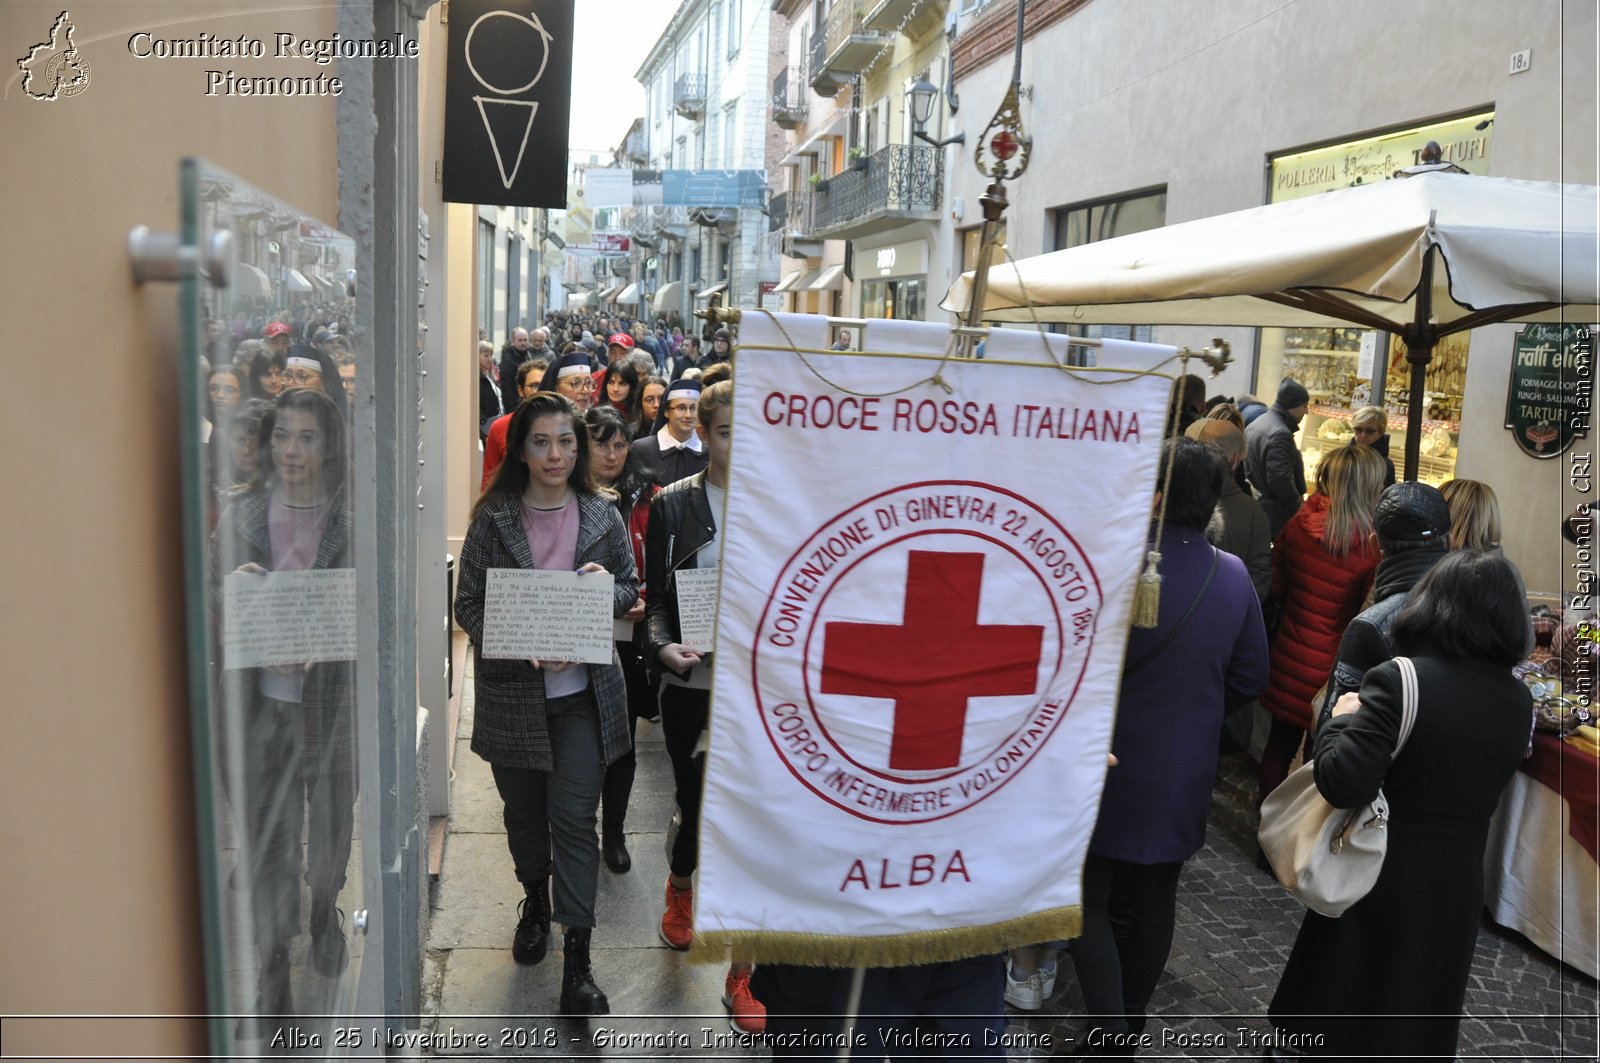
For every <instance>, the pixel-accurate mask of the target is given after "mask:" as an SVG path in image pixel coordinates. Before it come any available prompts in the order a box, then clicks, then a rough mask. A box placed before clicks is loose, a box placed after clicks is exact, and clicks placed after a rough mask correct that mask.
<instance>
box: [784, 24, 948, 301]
mask: <svg viewBox="0 0 1600 1063" xmlns="http://www.w3.org/2000/svg"><path fill="white" fill-rule="evenodd" d="M773 8H774V10H776V11H778V12H780V13H781V14H783V15H784V16H785V18H786V19H787V20H788V23H789V26H788V36H789V54H790V55H791V56H794V57H795V60H794V61H793V62H791V63H790V65H789V66H788V67H787V68H786V69H784V70H783V71H780V72H779V75H778V77H776V78H775V79H774V81H773V84H772V114H773V121H774V123H775V124H778V125H780V126H781V127H783V128H784V129H786V130H787V132H788V137H789V140H788V145H787V151H786V152H785V154H784V156H783V158H782V160H781V162H782V174H781V176H780V177H779V178H778V181H777V183H776V184H775V185H774V188H775V192H776V194H775V195H774V197H773V200H772V209H771V211H770V213H771V215H772V232H773V236H772V237H771V239H772V241H773V242H774V243H775V244H777V245H779V246H781V248H782V250H783V253H784V256H785V258H784V265H783V274H784V276H783V280H782V281H781V282H780V283H779V291H780V292H782V293H783V294H784V295H785V297H786V306H787V308H789V309H792V310H799V311H810V312H818V313H830V314H838V315H844V316H849V317H864V318H902V319H912V320H922V319H924V318H926V317H928V316H929V314H930V311H932V310H933V308H934V307H936V306H937V302H938V297H939V296H940V295H942V293H943V292H944V290H945V288H947V287H948V286H949V283H950V280H951V274H950V253H949V247H948V244H949V241H950V240H951V238H952V236H951V233H952V229H951V225H950V214H951V210H952V208H953V206H954V205H953V204H952V203H951V202H950V200H949V199H948V196H947V194H946V192H947V190H946V166H947V163H948V162H949V161H950V160H951V159H953V158H954V155H953V153H951V152H950V151H949V150H948V149H946V148H941V147H937V146H934V145H933V144H930V143H927V142H925V141H924V140H921V139H918V138H916V137H914V136H913V127H914V122H913V120H912V114H911V109H910V103H909V95H908V93H909V89H910V88H911V86H912V84H914V83H916V82H919V81H921V82H929V83H931V84H935V85H939V86H944V85H947V84H948V83H949V73H950V66H949V45H950V41H951V39H952V37H953V35H954V26H955V23H954V20H953V15H952V14H951V12H950V11H949V4H948V2H947V0H876V2H872V3H865V4H863V3H859V2H855V0H777V2H775V3H774V4H773ZM953 104H954V101H953V100H952V98H951V97H949V96H948V95H947V94H941V96H940V98H939V100H938V101H937V105H936V108H935V110H934V112H933V113H932V114H931V115H930V116H929V120H928V122H927V129H926V130H925V131H926V132H928V133H930V135H931V136H932V137H933V138H935V139H936V138H937V137H938V136H939V135H940V130H941V129H942V128H943V127H944V126H945V125H946V123H947V120H948V118H949V116H950V114H951V113H952V106H953Z"/></svg>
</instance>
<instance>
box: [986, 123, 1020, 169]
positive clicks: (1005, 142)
mask: <svg viewBox="0 0 1600 1063" xmlns="http://www.w3.org/2000/svg"><path fill="white" fill-rule="evenodd" d="M1021 146H1022V145H1021V144H1020V143H1019V142H1018V141H1017V138H1016V137H1015V136H1013V135H1012V134H1011V131H1010V130H1009V129H1002V130H1000V132H998V133H996V134H995V135H994V139H993V140H990V141H989V150H990V151H992V152H994V155H995V158H997V159H1000V160H1001V161H1002V162H1003V161H1005V160H1007V159H1009V158H1011V156H1013V155H1015V154H1016V153H1017V149H1018V148H1019V147H1021Z"/></svg>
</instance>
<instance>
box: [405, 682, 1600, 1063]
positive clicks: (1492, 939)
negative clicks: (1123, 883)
mask: <svg viewBox="0 0 1600 1063" xmlns="http://www.w3.org/2000/svg"><path fill="white" fill-rule="evenodd" d="M458 684H459V689H460V691H461V694H460V701H461V707H460V720H459V727H458V729H457V732H456V756H455V768H454V770H455V778H454V780H453V782H452V784H451V814H450V819H449V825H448V839H447V844H446V848H445V855H444V865H443V870H442V872H441V874H440V876H439V879H438V881H437V883H436V884H435V886H434V889H433V891H432V892H433V896H432V904H433V913H432V915H433V917H432V923H431V930H430V933H429V935H428V950H427V966H426V970H425V973H424V994H425V997H426V1002H425V1008H424V1010H425V1013H426V1015H427V1018H426V1020H425V1021H424V1025H423V1034H424V1035H425V1039H426V1040H427V1041H428V1042H429V1044H430V1045H432V1046H434V1047H433V1048H432V1049H431V1051H432V1052H433V1054H436V1055H439V1056H449V1057H456V1058H467V1057H471V1056H480V1055H498V1056H511V1057H515V1056H527V1057H537V1058H541V1059H546V1058H548V1059H597V1058H598V1059H663V1058H674V1059H689V1058H713V1057H714V1058H725V1059H764V1058H767V1055H768V1053H767V1051H766V1050H765V1049H764V1048H762V1047H760V1045H759V1043H758V1042H753V1041H751V1040H749V1039H747V1038H744V1037H743V1036H741V1035H739V1034H735V1033H733V1032H732V1031H731V1030H730V1029H729V1026H728V1019H727V1014H726V1011H725V1010H724V1009H723V1008H722V1007H721V1006H720V1004H719V996H720V994H721V992H722V976H723V973H724V970H723V968H722V967H720V966H717V965H706V966H692V965H690V964H689V963H688V962H687V960H686V958H685V957H684V956H683V955H681V954H678V953H674V952H672V951H671V950H670V949H668V948H667V947H666V946H665V945H664V944H663V943H662V942H661V939H660V937H659V936H658V934H657V926H658V923H659V921H660V916H661V904H662V889H663V883H664V882H665V881H666V875H667V861H666V851H665V841H666V833H665V832H666V829H667V825H668V821H669V819H670V818H671V812H672V771H671V766H670V764H669V763H668V761H667V756H666V752H665V750H664V748H663V747H662V743H661V731H660V728H659V727H656V726H653V725H650V724H648V723H642V724H641V725H640V727H639V731H638V736H637V741H638V752H639V774H638V778H637V781H636V782H635V785H634V791H633V801H632V803H631V805H630V806H629V812H628V832H629V833H628V848H629V851H630V852H631V853H632V855H633V869H632V870H631V871H629V872H628V873H627V874H625V875H615V874H612V873H611V872H609V871H606V870H602V871H601V873H600V894H599V900H598V903H597V911H598V915H599V927H598V928H597V929H596V931H595V937H594V967H595V980H596V982H597V983H598V984H599V985H600V987H601V988H602V989H604V990H605V992H606V994H607V995H608V996H609V997H610V999H611V1010H612V1014H611V1015H610V1016H609V1017H606V1018H604V1019H597V1020H593V1021H591V1022H588V1023H584V1022H582V1021H579V1020H572V1019H562V1018H559V1017H556V1016H553V1015H552V1014H549V1013H551V1012H554V1010H555V1008H554V1004H555V1000H556V997H557V996H558V995H559V993H560V978H561V957H560V954H559V951H558V950H557V949H555V948H552V950H551V953H550V955H548V956H547V957H546V958H545V960H544V962H543V963H540V964H538V965H537V966H534V967H519V966H518V965H517V964H516V963H514V962H513V961H512V959H511V947H510V946H511V931H512V929H513V928H514V927H515V925H516V921H517V903H518V901H519V900H520V893H519V890H518V887H517V883H516V880H515V879H514V878H513V877H512V874H511V865H510V858H509V856H508V855H507V852H506V842H505V829H504V827H503V826H502V825H501V822H500V810H501V804H500V800H499V797H498V796H497V795H496V793H495V789H494V780H493V778H492V777H491V776H490V773H489V767H488V765H487V764H486V763H484V762H483V761H482V760H481V759H479V758H478V757H477V756H475V755H473V753H472V752H471V750H470V749H469V748H468V745H469V742H470V740H471V735H472V682H471V662H470V660H469V661H468V663H467V667H466V674H465V675H464V676H463V677H462V678H461V679H459V680H458ZM1253 777H1254V767H1253V765H1252V764H1251V763H1250V762H1249V761H1248V760H1247V759H1246V758H1245V757H1244V756H1243V755H1242V754H1234V755H1231V756H1229V757H1226V758H1224V760H1223V763H1222V767H1221V769H1220V770H1219V772H1218V778H1217V789H1216V794H1215V797H1214V799H1213V803H1212V810H1211V820H1210V826H1209V830H1208V836H1207V842H1206V846H1205V848H1204V849H1202V850H1201V852H1200V854H1199V855H1198V856H1196V857H1195V858H1194V859H1193V860H1192V861H1190V863H1189V865H1188V867H1187V868H1186V869H1185V871H1184V876H1183V881H1182V885H1181V886H1180V888H1179V893H1178V922H1177V934H1176V937H1175V939H1174V941H1173V947H1172V957H1171V959H1170V960H1169V961H1168V963H1167V973H1166V975H1165V977H1164V978H1163V980H1162V982H1161V985H1160V988H1158V989H1157V991H1156V998H1155V1001H1154V1003H1153V1005H1152V1017H1151V1022H1150V1026H1149V1030H1148V1033H1149V1034H1150V1037H1151V1045H1152V1047H1151V1048H1149V1049H1147V1050H1145V1051H1144V1052H1142V1053H1141V1058H1150V1059H1161V1058H1167V1059H1259V1058H1261V1057H1262V1056H1263V1055H1264V1047H1263V1046H1264V1045H1265V1042H1266V1040H1267V1038H1269V1037H1270V1034H1271V1027H1270V1026H1269V1025H1268V1024H1267V1021H1266V1018H1265V1012H1266V1007H1267V1003H1268V1001H1269V1000H1270V999H1271V997H1272V992H1273V989H1274V988H1275V986H1276V985H1277V979H1278V975H1279V973H1280V972H1281V971H1282V970H1283V965H1284V962H1285V961H1286V959H1287V958H1288V954H1289V949H1290V947H1291V946H1292V945H1293V943H1294V935H1295V931H1296V929H1297V927H1298V925H1299V917H1300V912H1301V909H1300V906H1299V905H1298V904H1297V903H1296V902H1295V901H1294V899H1293V898H1291V897H1290V896H1289V895H1288V893H1286V892H1285V891H1284V890H1283V889H1282V888H1281V887H1279V886H1278V885H1277V883H1276V882H1274V881H1273V880H1272V879H1271V878H1270V877H1269V876H1267V875H1266V874H1264V873H1262V872H1261V871H1258V870H1257V869H1256V867H1255V862H1254V861H1255V836H1254V826H1253V824H1254V810H1253V808H1252V802H1251V796H1250V795H1251V793H1252V792H1253V787H1254V784H1253V782H1252V780H1253ZM1597 992H1600V990H1597V986H1596V984H1595V982H1594V981H1593V980H1591V979H1589V978H1588V977H1587V976H1585V975H1582V974H1579V973H1577V972H1575V971H1572V970H1571V969H1569V968H1563V967H1562V966H1561V965H1560V964H1557V963H1556V962H1555V961H1553V960H1551V959H1550V958H1549V957H1548V956H1546V955H1544V953H1542V952H1540V951H1538V950H1537V949H1535V948H1533V947H1532V946H1531V945H1530V944H1529V943H1528V942H1527V941H1526V940H1525V939H1523V938H1522V937H1521V936H1520V935H1517V934H1515V933H1512V932H1510V931H1505V930H1501V929H1500V928H1498V927H1495V926H1493V925H1492V924H1489V923H1485V925H1484V928H1483V930H1482V931H1481V932H1480V934H1479V936H1478V951H1477V958H1476V960H1475V962H1474V964H1473V973H1472V982H1471V988H1470V989H1469V992H1468V997H1467V1007H1466V1016H1467V1017H1466V1019H1465V1021H1464V1022H1463V1023H1462V1027H1461V1058H1462V1059H1463V1060H1536V1059H1562V1058H1565V1059H1584V1058H1594V1057H1595V1055H1596V1052H1597V1039H1596V1032H1597V1031H1596V1018H1595V1015H1596V999H1597ZM1081 1014H1082V998H1081V996H1080V994H1079V992H1078V988H1077V984H1076V982H1075V980H1074V978H1073V976H1072V968H1071V964H1070V962H1068V960H1067V958H1066V957H1065V956H1063V962H1062V966H1061V975H1060V977H1059V979H1058V981H1057V984H1056V991H1055V994H1054V996H1053V997H1052V998H1051V1000H1049V1001H1048V1002H1047V1003H1046V1005H1045V1007H1044V1009H1042V1010H1041V1011H1040V1012H1039V1013H1037V1014H1035V1015H1030V1016H1026V1017H1024V1016H1023V1015H1022V1014H1021V1013H1018V1012H1015V1011H1012V1012H1011V1018H1012V1025H1011V1028H1010V1030H1009V1031H1008V1038H1010V1040H1011V1042H1012V1043H1011V1047H1010V1057H1011V1058H1013V1059H1045V1058H1048V1057H1049V1056H1050V1053H1051V1051H1053V1049H1054V1047H1055V1046H1056V1045H1059V1044H1062V1043H1063V1042H1065V1041H1069V1040H1070V1039H1071V1038H1073V1036H1074V1035H1075V1034H1076V1033H1077V1032H1078V1030H1079V1029H1080V1026H1081V1024H1080V1023H1079V1021H1078V1018H1077V1017H1078V1016H1080V1015H1081ZM818 1058H822V1057H818ZM827 1058H832V1057H831V1055H829V1056H828V1057H827Z"/></svg>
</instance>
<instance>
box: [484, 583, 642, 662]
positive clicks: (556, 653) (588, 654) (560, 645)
mask: <svg viewBox="0 0 1600 1063" xmlns="http://www.w3.org/2000/svg"><path fill="white" fill-rule="evenodd" d="M615 583H616V581H615V580H614V579H612V577H611V574H610V573H609V572H591V573H588V574H587V575H582V576H580V575H578V573H576V572H559V571H556V570H554V569H519V568H492V569H490V570H489V576H488V580H487V581H486V584H485V586H484V591H483V655H484V656H485V657H491V658H498V659H508V660H528V659H530V658H532V659H535V660H540V661H580V662H582V663H584V664H610V663H611V656H612V653H613V652H614V651H613V649H612V627H611V614H612V611H613V601H614V595H615Z"/></svg>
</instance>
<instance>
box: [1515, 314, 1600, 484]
mask: <svg viewBox="0 0 1600 1063" xmlns="http://www.w3.org/2000/svg"><path fill="white" fill-rule="evenodd" d="M1593 397H1594V342H1593V338H1592V335H1591V333H1590V331H1589V329H1587V328H1585V327H1584V326H1582V325H1529V326H1528V327H1527V328H1525V329H1523V330H1522V331H1521V332H1519V333H1517V337H1516V340H1515V341H1514V342H1513V343H1512V346H1511V387H1510V389H1509V390H1508V391H1507V393H1506V427H1507V428H1509V429H1511V435H1512V438H1514V439H1515V440H1516V441H1517V446H1519V447H1521V448H1522V449H1523V451H1524V452H1526V453H1527V454H1530V455H1532V456H1533V457H1535V458H1553V457H1555V456H1556V455H1557V454H1560V453H1561V452H1563V451H1564V450H1566V449H1567V448H1568V447H1570V446H1571V445H1572V441H1573V440H1574V439H1576V438H1577V437H1578V436H1587V435H1588V434H1589V408H1590V404H1591V403H1592V401H1593Z"/></svg>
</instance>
